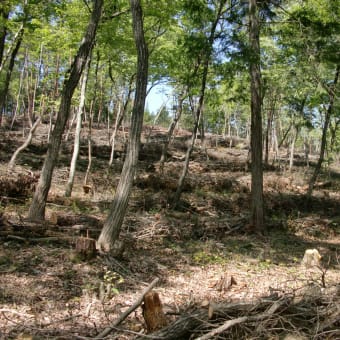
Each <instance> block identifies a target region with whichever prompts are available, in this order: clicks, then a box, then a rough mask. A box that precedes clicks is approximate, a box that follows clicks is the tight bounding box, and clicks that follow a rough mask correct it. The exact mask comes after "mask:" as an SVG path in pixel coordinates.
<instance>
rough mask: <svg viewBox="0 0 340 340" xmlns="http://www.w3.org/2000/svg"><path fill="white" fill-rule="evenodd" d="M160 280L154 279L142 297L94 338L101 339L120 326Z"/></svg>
mask: <svg viewBox="0 0 340 340" xmlns="http://www.w3.org/2000/svg"><path fill="white" fill-rule="evenodd" d="M158 281H159V278H156V279H154V280H153V281H152V282H151V283H150V285H149V286H148V287H146V288H145V289H144V291H143V292H142V294H141V295H140V297H139V298H138V299H137V300H136V302H135V303H134V304H133V305H132V306H131V307H130V308H128V309H127V310H126V311H125V312H124V313H122V314H121V315H120V316H119V317H118V318H117V319H116V320H115V321H114V322H113V323H112V324H111V326H109V327H107V328H105V329H104V330H103V331H102V332H101V333H99V334H98V335H97V336H96V337H95V338H94V339H101V338H104V337H105V336H107V335H108V334H110V332H112V331H113V330H114V329H115V327H116V326H118V325H119V324H120V323H121V322H122V321H124V320H125V319H126V318H127V317H128V316H129V315H130V314H131V313H132V312H133V311H134V310H135V309H137V307H138V306H139V305H140V304H141V303H142V301H143V298H144V295H145V294H146V293H148V292H149V291H150V290H151V289H152V288H153V287H154V286H155V285H156V284H157V283H158Z"/></svg>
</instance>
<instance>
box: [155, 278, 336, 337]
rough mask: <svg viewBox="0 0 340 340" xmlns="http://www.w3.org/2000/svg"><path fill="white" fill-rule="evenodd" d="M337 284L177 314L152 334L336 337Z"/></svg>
mask: <svg viewBox="0 0 340 340" xmlns="http://www.w3.org/2000/svg"><path fill="white" fill-rule="evenodd" d="M339 306H340V286H334V287H331V288H328V289H324V290H323V291H322V290H321V288H320V287H318V286H316V285H311V286H307V287H305V288H304V289H303V290H302V291H301V292H300V293H299V295H298V296H297V295H293V294H284V295H282V296H281V297H279V296H277V295H273V296H272V297H268V298H262V299H260V300H259V301H257V302H256V303H228V304H213V303H210V304H209V305H208V306H206V307H200V308H197V309H195V310H192V311H190V312H186V313H185V314H183V315H181V316H180V317H179V318H178V319H177V320H176V321H175V322H173V323H172V324H170V325H168V326H167V327H166V328H163V329H162V330H160V331H158V332H157V333H153V334H152V336H153V337H155V338H157V339H167V340H171V339H173V340H175V339H189V338H190V339H196V340H208V339H217V338H219V337H220V338H223V339H267V338H273V339H276V338H280V339H281V337H283V338H285V336H288V335H295V336H303V337H306V338H308V339H311V338H313V339H339V338H340V307H339Z"/></svg>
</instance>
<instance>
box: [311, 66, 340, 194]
mask: <svg viewBox="0 0 340 340" xmlns="http://www.w3.org/2000/svg"><path fill="white" fill-rule="evenodd" d="M339 72H340V65H338V66H337V68H336V71H335V76H334V81H333V84H332V86H331V88H330V89H329V105H328V109H327V111H326V117H325V122H324V125H323V129H322V138H321V147H320V155H319V159H318V162H317V164H316V166H315V169H314V173H313V175H312V177H311V179H310V181H309V187H308V192H307V197H308V199H309V198H310V197H311V196H312V193H313V189H314V184H315V182H316V180H317V178H318V176H319V174H320V171H321V166H322V163H323V161H324V157H325V151H326V145H327V130H328V126H329V122H330V120H331V115H332V111H333V108H334V100H335V89H336V86H337V84H338V80H339Z"/></svg>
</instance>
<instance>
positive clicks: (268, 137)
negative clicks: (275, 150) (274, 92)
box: [264, 100, 275, 165]
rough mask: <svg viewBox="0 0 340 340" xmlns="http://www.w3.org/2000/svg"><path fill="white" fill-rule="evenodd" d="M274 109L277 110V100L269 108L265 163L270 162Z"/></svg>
mask: <svg viewBox="0 0 340 340" xmlns="http://www.w3.org/2000/svg"><path fill="white" fill-rule="evenodd" d="M274 110H275V100H274V103H273V106H272V107H271V108H270V109H269V112H268V116H267V129H266V140H265V156H264V163H265V164H266V165H268V164H269V149H270V145H269V144H270V140H271V138H270V137H271V133H272V126H273V117H274Z"/></svg>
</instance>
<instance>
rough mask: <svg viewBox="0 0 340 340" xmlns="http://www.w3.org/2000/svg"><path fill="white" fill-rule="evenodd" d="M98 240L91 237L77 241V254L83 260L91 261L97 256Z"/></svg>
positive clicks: (80, 238)
mask: <svg viewBox="0 0 340 340" xmlns="http://www.w3.org/2000/svg"><path fill="white" fill-rule="evenodd" d="M96 251H97V250H96V240H95V239H93V238H90V237H78V238H77V239H76V253H77V254H78V255H79V257H80V258H81V259H82V260H90V259H92V258H94V257H95V255H96Z"/></svg>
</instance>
